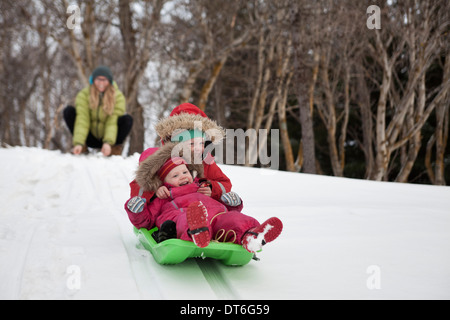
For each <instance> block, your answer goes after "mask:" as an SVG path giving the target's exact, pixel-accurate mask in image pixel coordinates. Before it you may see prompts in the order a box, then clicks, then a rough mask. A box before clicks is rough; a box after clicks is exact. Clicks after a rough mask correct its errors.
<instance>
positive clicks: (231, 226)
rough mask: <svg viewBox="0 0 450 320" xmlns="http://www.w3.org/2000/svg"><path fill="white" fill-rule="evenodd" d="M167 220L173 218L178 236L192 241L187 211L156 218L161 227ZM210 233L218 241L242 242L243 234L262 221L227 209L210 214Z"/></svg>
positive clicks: (212, 238) (157, 224)
mask: <svg viewBox="0 0 450 320" xmlns="http://www.w3.org/2000/svg"><path fill="white" fill-rule="evenodd" d="M166 220H172V221H174V222H175V223H176V226H177V238H178V239H181V240H187V241H192V238H191V236H190V235H189V234H188V229H189V226H188V223H187V219H186V212H184V211H177V212H174V211H172V212H170V213H168V214H162V215H160V216H159V217H158V218H157V220H156V226H157V227H158V228H160V227H161V224H163V222H164V221H166ZM208 221H209V224H210V226H209V234H210V235H211V240H216V241H218V242H230V243H236V244H241V241H242V236H243V235H244V234H245V233H246V232H247V231H248V230H250V229H252V228H255V227H257V226H259V225H260V223H259V222H258V221H257V220H256V219H255V218H252V217H250V216H247V215H245V214H243V213H241V212H239V211H227V212H221V213H218V214H208Z"/></svg>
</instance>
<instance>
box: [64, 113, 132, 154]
mask: <svg viewBox="0 0 450 320" xmlns="http://www.w3.org/2000/svg"><path fill="white" fill-rule="evenodd" d="M63 117H64V121H65V122H66V124H67V127H68V128H69V130H70V133H72V135H73V129H74V127H75V118H76V117H77V112H76V109H75V107H73V106H67V107H65V108H64V111H63ZM117 126H118V130H117V138H116V145H118V144H122V143H123V142H124V141H125V138H126V137H127V136H128V134H129V133H130V131H131V127H132V126H133V118H132V117H131V116H130V115H129V114H125V115H123V116H121V117H119V118H118V119H117ZM86 145H87V146H88V147H90V148H95V149H100V148H101V147H102V146H103V141H102V140H99V139H97V138H96V137H94V136H93V135H92V133H91V132H90V131H89V134H88V136H87V139H86Z"/></svg>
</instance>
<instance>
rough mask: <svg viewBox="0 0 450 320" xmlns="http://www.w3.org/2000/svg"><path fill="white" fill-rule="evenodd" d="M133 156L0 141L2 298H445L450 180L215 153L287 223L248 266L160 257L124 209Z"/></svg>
mask: <svg viewBox="0 0 450 320" xmlns="http://www.w3.org/2000/svg"><path fill="white" fill-rule="evenodd" d="M138 158H139V156H138V155H137V154H136V155H134V156H132V157H128V158H123V157H118V156H113V157H110V158H104V157H102V156H101V155H99V154H94V155H88V156H78V157H76V156H73V155H70V154H63V153H60V152H58V151H47V150H42V149H37V148H24V147H16V148H8V149H0V179H1V180H0V181H1V182H0V208H1V211H0V299H223V298H224V299H449V298H450V188H449V187H438V186H425V185H412V184H397V183H386V182H373V181H366V180H354V179H346V178H335V177H326V176H317V175H308V174H299V173H287V172H278V171H271V170H267V169H256V168H244V167H238V166H228V165H221V168H222V170H223V171H224V172H225V173H226V174H227V175H228V176H229V177H230V179H231V181H232V182H233V190H234V191H235V192H237V193H238V194H239V195H240V196H241V197H242V198H243V200H244V213H246V214H248V215H251V216H254V217H255V218H257V219H258V220H259V221H261V222H263V221H264V220H266V219H268V218H270V217H272V216H277V217H279V218H280V219H281V220H282V221H283V224H284V230H283V233H282V234H281V236H280V238H278V239H277V240H275V241H274V242H272V243H270V244H268V245H267V246H265V247H264V249H263V252H261V253H260V254H258V257H259V258H260V259H261V260H260V261H251V262H250V263H249V264H248V265H246V266H243V267H226V266H223V265H221V264H220V263H217V262H215V261H208V260H200V259H199V260H197V259H193V260H189V261H186V262H184V263H182V264H179V265H174V266H162V265H158V264H157V263H156V262H155V261H154V259H153V257H152V256H151V254H150V253H149V252H147V251H146V250H144V249H143V248H142V247H141V246H140V245H139V243H138V241H137V238H136V237H135V235H134V234H133V232H132V227H131V224H130V222H129V220H128V217H127V215H126V213H125V211H124V209H123V204H124V203H125V201H126V200H127V199H128V196H129V187H128V183H129V182H130V181H131V180H132V178H133V175H134V171H135V169H136V166H137V163H138ZM193 288H194V289H193Z"/></svg>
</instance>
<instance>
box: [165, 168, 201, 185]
mask: <svg viewBox="0 0 450 320" xmlns="http://www.w3.org/2000/svg"><path fill="white" fill-rule="evenodd" d="M193 181H194V180H193V179H192V175H191V173H190V172H189V170H188V168H187V167H186V165H185V164H182V165H179V166H176V167H175V168H173V169H172V170H170V172H169V174H168V175H167V176H166V178H165V179H164V182H165V183H168V184H170V185H172V186H174V187H180V186H184V185H186V184H188V183H192V182H193Z"/></svg>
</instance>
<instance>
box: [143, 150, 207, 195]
mask: <svg viewBox="0 0 450 320" xmlns="http://www.w3.org/2000/svg"><path fill="white" fill-rule="evenodd" d="M176 145H177V144H175V143H171V142H169V143H166V144H165V145H164V146H162V147H161V148H159V149H158V150H157V151H156V152H154V153H153V154H151V155H150V156H148V157H147V158H146V159H145V160H143V161H142V162H140V164H139V168H138V169H137V171H136V182H137V184H138V185H139V186H140V187H141V188H143V190H144V191H156V190H158V188H159V187H161V186H162V185H163V182H162V181H161V180H160V178H159V177H158V175H157V172H158V170H159V169H160V168H161V167H162V166H163V165H164V163H165V162H166V161H167V160H168V159H169V158H171V157H183V154H182V153H183V149H182V148H180V149H178V148H177V149H175V150H174V147H175V146H176ZM173 153H175V154H173ZM189 157H190V155H187V157H183V158H184V159H185V160H186V161H187V162H188V163H190V162H191V161H190V160H189ZM186 166H187V168H188V169H189V171H190V172H191V174H192V177H193V178H195V177H199V178H201V177H203V164H187V165H186Z"/></svg>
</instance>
